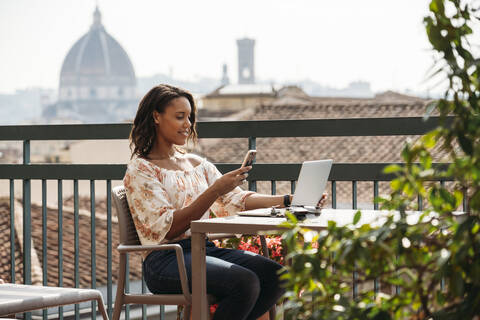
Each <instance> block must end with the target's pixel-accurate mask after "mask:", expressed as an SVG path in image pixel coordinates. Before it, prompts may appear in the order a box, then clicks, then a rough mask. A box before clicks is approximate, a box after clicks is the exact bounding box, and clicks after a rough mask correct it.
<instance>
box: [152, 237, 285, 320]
mask: <svg viewBox="0 0 480 320" xmlns="http://www.w3.org/2000/svg"><path fill="white" fill-rule="evenodd" d="M177 243H178V244H180V245H181V246H182V248H183V254H184V258H185V266H186V268H187V277H188V282H189V286H190V290H191V288H192V253H191V243H190V239H186V240H181V241H179V242H177ZM206 256H207V257H206V262H207V294H211V295H213V296H214V297H215V298H216V299H217V301H218V308H217V310H216V312H215V315H214V317H213V319H215V320H217V319H228V320H235V319H239V320H240V319H256V318H258V317H260V316H261V315H262V314H264V313H265V312H267V311H268V310H269V309H270V308H271V307H272V306H273V305H274V304H275V303H276V302H277V300H278V299H279V298H280V297H281V296H282V295H283V293H284V289H283V288H282V285H281V281H280V280H279V270H281V269H282V268H283V267H282V266H281V265H280V264H278V263H276V262H275V261H272V260H270V259H267V258H265V257H263V256H261V255H258V254H255V253H253V252H249V251H242V250H233V249H224V248H217V247H215V245H214V244H213V243H212V242H209V241H207V243H206ZM143 265H144V270H145V273H144V275H145V281H146V283H147V286H148V289H149V290H150V291H151V292H152V293H180V292H181V286H180V276H179V274H178V266H177V259H176V257H175V251H173V250H165V251H154V252H152V253H150V254H149V255H148V257H147V258H146V259H145V261H144V262H143Z"/></svg>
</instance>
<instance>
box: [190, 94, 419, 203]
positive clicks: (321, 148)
mask: <svg viewBox="0 0 480 320" xmlns="http://www.w3.org/2000/svg"><path fill="white" fill-rule="evenodd" d="M340 101H341V100H338V99H332V100H328V101H324V102H318V103H310V104H308V105H304V104H301V105H291V104H286V105H278V103H275V104H272V105H262V106H259V107H257V108H256V109H255V111H254V112H252V113H251V114H250V115H246V116H245V117H242V118H238V120H283V119H325V118H330V119H332V118H385V117H418V116H423V115H424V113H425V106H426V103H427V101H426V100H423V99H418V98H417V99H412V100H411V101H409V102H407V101H406V100H405V101H402V102H395V101H393V102H388V101H382V99H380V100H375V99H352V100H350V101H341V102H340ZM285 130H288V128H285ZM407 138H410V139H413V140H415V139H417V138H418V136H367V137H358V136H355V137H305V138H304V137H292V138H257V139H256V149H257V159H256V161H257V162H259V163H301V162H303V161H306V160H315V159H333V160H334V162H337V163H376V162H400V161H401V158H400V152H401V149H402V147H403V144H404V141H405V140H406V139H407ZM247 149H248V141H247V139H203V140H202V141H200V145H199V152H200V153H201V154H202V155H204V156H206V157H207V158H208V159H210V160H211V161H213V162H219V163H240V162H241V161H242V159H243V156H244V154H245V152H246V150H247ZM257 187H258V189H257V190H258V191H260V192H264V193H270V192H271V188H270V182H258V183H257ZM351 190H352V183H351V182H337V203H339V202H341V203H343V206H348V205H349V204H350V203H351V201H352V200H351V199H352V191H351ZM327 191H329V192H330V186H328V189H327ZM357 191H358V200H357V201H358V203H370V204H371V203H373V182H358V185H357ZM387 191H388V183H387V182H385V183H383V182H382V183H380V192H383V193H385V192H387ZM276 192H277V193H279V194H281V193H288V192H290V184H289V183H277V191H276Z"/></svg>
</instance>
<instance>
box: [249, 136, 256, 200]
mask: <svg viewBox="0 0 480 320" xmlns="http://www.w3.org/2000/svg"><path fill="white" fill-rule="evenodd" d="M253 149H257V138H256V137H248V150H253ZM253 162H255V160H253ZM248 190H250V191H257V182H256V181H249V182H248Z"/></svg>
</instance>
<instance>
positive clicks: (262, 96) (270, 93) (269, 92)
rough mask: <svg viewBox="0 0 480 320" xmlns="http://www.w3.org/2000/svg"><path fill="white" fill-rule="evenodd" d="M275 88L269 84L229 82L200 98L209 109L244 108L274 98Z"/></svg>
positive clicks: (271, 100)
mask: <svg viewBox="0 0 480 320" xmlns="http://www.w3.org/2000/svg"><path fill="white" fill-rule="evenodd" d="M276 96H277V89H276V88H275V87H274V86H272V85H269V84H230V85H226V86H221V87H220V88H218V89H216V90H214V91H213V92H211V93H209V94H207V95H206V96H204V97H203V98H202V105H203V108H206V109H209V110H237V111H240V110H244V109H248V108H253V107H255V106H259V105H262V104H265V103H271V102H273V101H274V100H275V99H276Z"/></svg>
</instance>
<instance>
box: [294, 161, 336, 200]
mask: <svg viewBox="0 0 480 320" xmlns="http://www.w3.org/2000/svg"><path fill="white" fill-rule="evenodd" d="M332 163H333V160H331V159H328V160H315V161H305V162H304V163H303V164H302V169H300V175H299V176H298V183H297V186H296V188H295V194H294V195H293V199H292V204H291V205H292V206H312V207H314V206H316V205H317V204H318V201H320V199H321V198H322V194H323V192H324V191H325V187H326V186H327V181H328V176H329V175H330V169H331V168H332Z"/></svg>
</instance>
